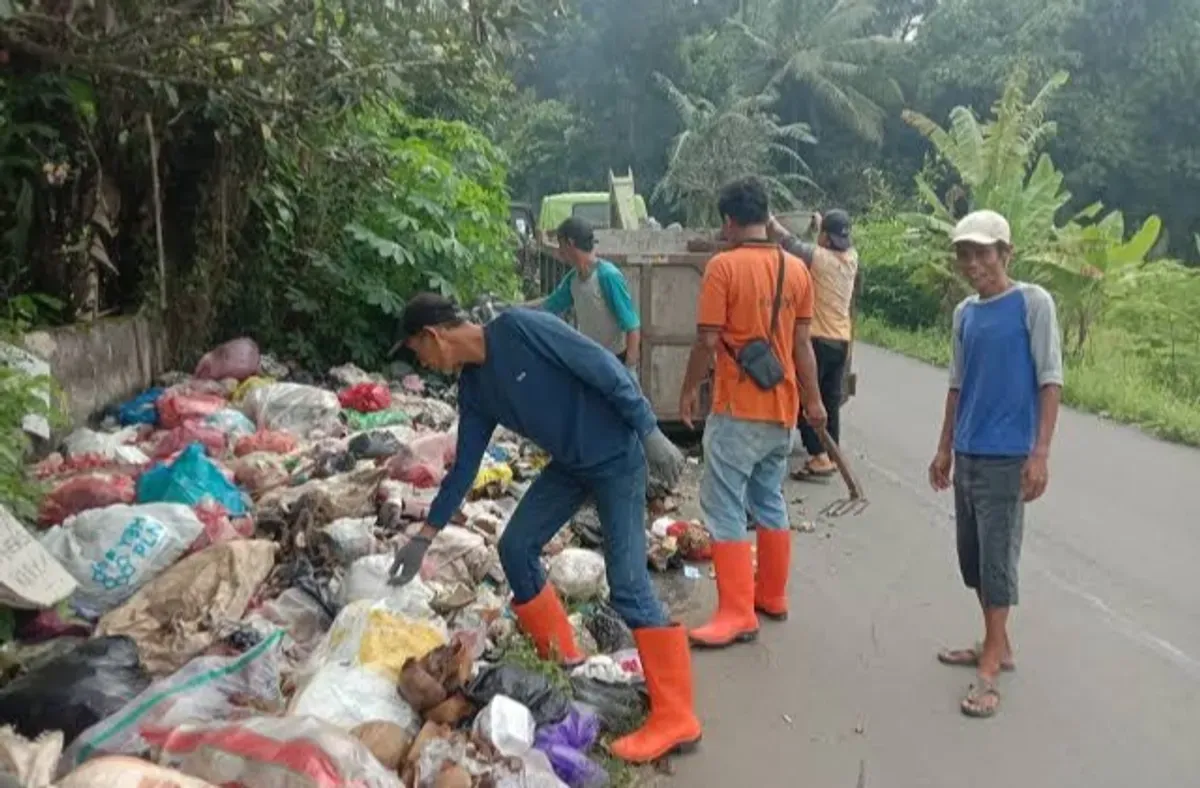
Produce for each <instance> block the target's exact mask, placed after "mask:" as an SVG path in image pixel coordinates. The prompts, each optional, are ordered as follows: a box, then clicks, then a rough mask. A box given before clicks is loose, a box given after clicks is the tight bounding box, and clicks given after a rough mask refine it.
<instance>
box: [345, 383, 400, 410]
mask: <svg viewBox="0 0 1200 788" xmlns="http://www.w3.org/2000/svg"><path fill="white" fill-rule="evenodd" d="M338 402H340V403H341V405H342V407H343V408H348V409H350V410H356V411H358V412H359V413H375V412H376V411H380V410H387V409H388V408H390V407H391V406H392V392H391V390H390V389H389V388H388V387H387V386H385V385H383V384H382V383H359V384H358V385H356V386H351V387H350V388H348V389H343V390H342V392H341V393H340V394H338Z"/></svg>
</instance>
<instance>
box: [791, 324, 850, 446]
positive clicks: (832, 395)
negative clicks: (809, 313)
mask: <svg viewBox="0 0 1200 788" xmlns="http://www.w3.org/2000/svg"><path fill="white" fill-rule="evenodd" d="M812 346H813V355H814V356H816V357H817V386H818V388H820V390H821V402H823V403H825V412H826V413H828V414H829V424H828V426H827V427H826V430H827V431H828V432H829V437H830V438H832V439H833V442H834V443H841V435H842V431H841V419H840V418H839V413H838V412H839V411H840V410H841V407H842V382H843V380H844V379H845V377H846V361H847V360H848V359H849V357H850V343H849V342H840V341H838V340H836V339H820V338H816V337H814V338H813V341H812ZM797 426H798V427H799V428H800V437H801V438H802V439H803V440H804V450H805V451H807V452H808V453H809V455H812V456H815V455H817V454H824V453H825V447H824V446H822V445H821V439H820V438H818V437H817V432H816V430H814V429H813V428H812V427H809V426H808V425H807V424H805V423H804V415H803V413H801V414H800V416H799V417H798V419H797Z"/></svg>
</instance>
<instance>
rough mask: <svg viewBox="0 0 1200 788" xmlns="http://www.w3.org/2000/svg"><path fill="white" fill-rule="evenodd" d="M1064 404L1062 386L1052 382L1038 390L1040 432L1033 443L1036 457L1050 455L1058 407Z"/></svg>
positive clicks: (1056, 423)
mask: <svg viewBox="0 0 1200 788" xmlns="http://www.w3.org/2000/svg"><path fill="white" fill-rule="evenodd" d="M1060 404H1062V386H1058V385H1054V384H1050V385H1046V386H1042V387H1041V389H1039V391H1038V413H1039V415H1038V433H1037V442H1036V443H1035V444H1034V445H1033V454H1034V456H1035V457H1049V456H1050V443H1051V441H1053V440H1054V429H1055V427H1057V426H1058V408H1059V405H1060Z"/></svg>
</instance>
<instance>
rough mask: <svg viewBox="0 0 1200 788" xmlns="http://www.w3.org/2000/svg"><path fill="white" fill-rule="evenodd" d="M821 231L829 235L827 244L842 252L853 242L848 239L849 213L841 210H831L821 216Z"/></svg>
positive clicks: (852, 244)
mask: <svg viewBox="0 0 1200 788" xmlns="http://www.w3.org/2000/svg"><path fill="white" fill-rule="evenodd" d="M821 232H823V233H825V235H827V236H828V237H829V246H830V248H832V249H835V250H837V251H839V252H844V251H846V250H847V249H849V248H850V247H852V246H854V243H853V242H852V241H851V240H850V214H848V213H846V212H845V211H842V210H837V209H835V210H832V211H829V212H828V213H826V214H825V215H824V216H822V217H821Z"/></svg>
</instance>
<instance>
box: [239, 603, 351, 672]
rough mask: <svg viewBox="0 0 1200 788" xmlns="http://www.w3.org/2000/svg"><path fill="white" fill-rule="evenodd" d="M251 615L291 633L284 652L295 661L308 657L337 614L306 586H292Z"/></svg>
mask: <svg viewBox="0 0 1200 788" xmlns="http://www.w3.org/2000/svg"><path fill="white" fill-rule="evenodd" d="M247 618H248V619H250V618H259V619H262V620H264V621H267V622H270V623H271V624H274V625H275V626H277V627H279V628H281V629H282V630H283V631H284V632H285V633H286V635H287V637H286V640H285V642H284V647H283V648H284V653H285V654H286V655H287V657H288V659H289V660H290V661H291V662H292V663H293V664H296V663H300V662H303V661H304V660H306V659H308V657H309V655H310V654H312V652H313V649H314V648H316V647H317V643H319V642H320V640H321V638H322V637H323V636H324V635H325V632H326V631H328V629H329V627H330V625H331V624H333V616H332V615H330V614H329V611H327V610H326V609H325V606H324V604H322V602H321V600H319V599H316V598H315V597H313V596H312V595H311V594H309V593H308V592H307V591H305V590H304V589H302V588H289V589H288V590H286V591H284V592H283V593H282V594H280V595H279V596H278V597H276V598H275V599H272V600H270V601H269V602H265V603H263V605H262V607H260V608H258V609H257V610H255V611H254V612H253V613H251V614H250V616H248V617H247Z"/></svg>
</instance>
